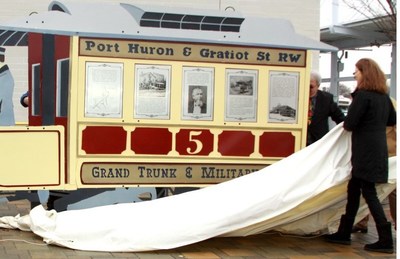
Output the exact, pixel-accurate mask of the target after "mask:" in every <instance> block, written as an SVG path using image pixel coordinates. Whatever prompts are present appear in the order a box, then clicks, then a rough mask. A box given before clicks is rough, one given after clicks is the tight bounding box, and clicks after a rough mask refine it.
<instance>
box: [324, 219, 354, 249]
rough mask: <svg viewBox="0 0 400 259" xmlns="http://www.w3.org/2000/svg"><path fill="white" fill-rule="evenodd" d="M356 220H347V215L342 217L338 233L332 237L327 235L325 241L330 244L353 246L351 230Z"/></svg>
mask: <svg viewBox="0 0 400 259" xmlns="http://www.w3.org/2000/svg"><path fill="white" fill-rule="evenodd" d="M354 220H355V219H354V218H347V217H346V215H342V217H341V218H340V225H339V229H338V231H337V232H336V233H334V234H331V235H325V236H324V237H325V241H327V242H329V243H337V244H342V245H351V230H352V228H353V224H354Z"/></svg>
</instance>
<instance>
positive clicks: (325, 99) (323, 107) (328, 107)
mask: <svg viewBox="0 0 400 259" xmlns="http://www.w3.org/2000/svg"><path fill="white" fill-rule="evenodd" d="M320 84H321V76H320V75H319V73H317V72H315V71H313V72H311V75H310V104H309V105H310V107H309V108H310V109H311V110H310V111H309V117H310V118H309V122H308V123H309V124H308V128H307V146H308V145H311V144H312V143H314V142H316V141H317V140H319V139H321V138H322V137H323V136H324V135H325V134H326V133H328V131H329V122H328V118H329V117H331V118H332V120H333V121H334V122H336V124H339V123H341V122H342V121H344V118H345V115H344V114H343V112H342V110H341V109H340V108H339V106H338V105H337V103H336V102H335V101H334V100H333V95H332V94H330V93H328V92H323V91H321V90H319V89H318V88H319V86H320Z"/></svg>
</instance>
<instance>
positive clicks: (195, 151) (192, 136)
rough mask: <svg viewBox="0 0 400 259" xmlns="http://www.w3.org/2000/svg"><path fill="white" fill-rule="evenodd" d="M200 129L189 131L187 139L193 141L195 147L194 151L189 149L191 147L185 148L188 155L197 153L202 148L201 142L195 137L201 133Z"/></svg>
mask: <svg viewBox="0 0 400 259" xmlns="http://www.w3.org/2000/svg"><path fill="white" fill-rule="evenodd" d="M201 133H202V132H201V131H191V132H190V133H189V141H190V142H194V143H195V145H196V148H195V150H194V151H191V148H189V147H188V148H187V149H186V151H187V152H188V153H189V154H190V155H194V154H197V153H199V152H200V151H201V150H202V149H203V143H201V141H200V140H198V139H196V138H195V137H197V136H200V135H201Z"/></svg>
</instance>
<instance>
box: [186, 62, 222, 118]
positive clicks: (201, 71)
mask: <svg viewBox="0 0 400 259" xmlns="http://www.w3.org/2000/svg"><path fill="white" fill-rule="evenodd" d="M182 91H183V92H182V120H213V99H214V98H213V93H214V69H213V68H206V67H183V88H182Z"/></svg>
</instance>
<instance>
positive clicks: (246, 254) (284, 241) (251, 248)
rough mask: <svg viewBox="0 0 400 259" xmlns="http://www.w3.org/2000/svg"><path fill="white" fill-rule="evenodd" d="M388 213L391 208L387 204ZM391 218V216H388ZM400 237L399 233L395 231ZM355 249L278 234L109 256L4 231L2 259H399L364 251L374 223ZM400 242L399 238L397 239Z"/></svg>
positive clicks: (23, 206) (2, 206)
mask: <svg viewBox="0 0 400 259" xmlns="http://www.w3.org/2000/svg"><path fill="white" fill-rule="evenodd" d="M384 206H385V210H386V211H387V213H388V205H387V204H386V205H384ZM29 208H30V206H29V202H28V201H27V200H20V201H13V202H6V203H0V217H1V216H14V215H17V214H18V213H20V214H21V215H25V214H27V213H29ZM388 215H389V214H388ZM393 235H394V236H395V235H396V232H393ZM352 239H353V243H352V245H351V246H344V245H336V244H329V243H326V242H324V241H323V239H322V238H321V237H314V238H305V237H294V236H281V235H279V234H277V233H265V234H261V235H255V236H249V237H236V238H213V239H210V240H206V241H204V242H200V243H197V244H193V245H189V246H185V247H181V248H177V249H172V250H163V251H154V252H144V253H107V252H87V251H77V250H71V249H68V248H63V247H58V246H53V245H46V244H45V243H44V242H43V241H42V239H41V238H40V237H38V236H36V235H34V234H33V233H31V232H23V231H19V230H7V229H0V259H3V258H4V259H12V258H18V259H19V258H37V259H44V258H51V259H55V258H75V259H84V258H85V259H105V258H141V259H153V258H161V259H163V258H165V259H172V258H180V259H182V258H196V259H197V258H198V259H220V258H221V259H228V258H229V259H239V258H245V259H250V258H251V259H256V258H281V259H284V258H291V259H305V258H307V259H314V258H315V259H317V258H318V259H320V258H335V259H336V258H379V259H386V258H396V253H395V254H381V253H372V252H367V251H364V250H363V246H364V244H366V243H371V242H375V241H376V240H377V234H376V230H375V226H374V224H373V220H370V226H369V232H368V233H367V234H361V233H357V234H353V237H352ZM395 240H396V238H395Z"/></svg>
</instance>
